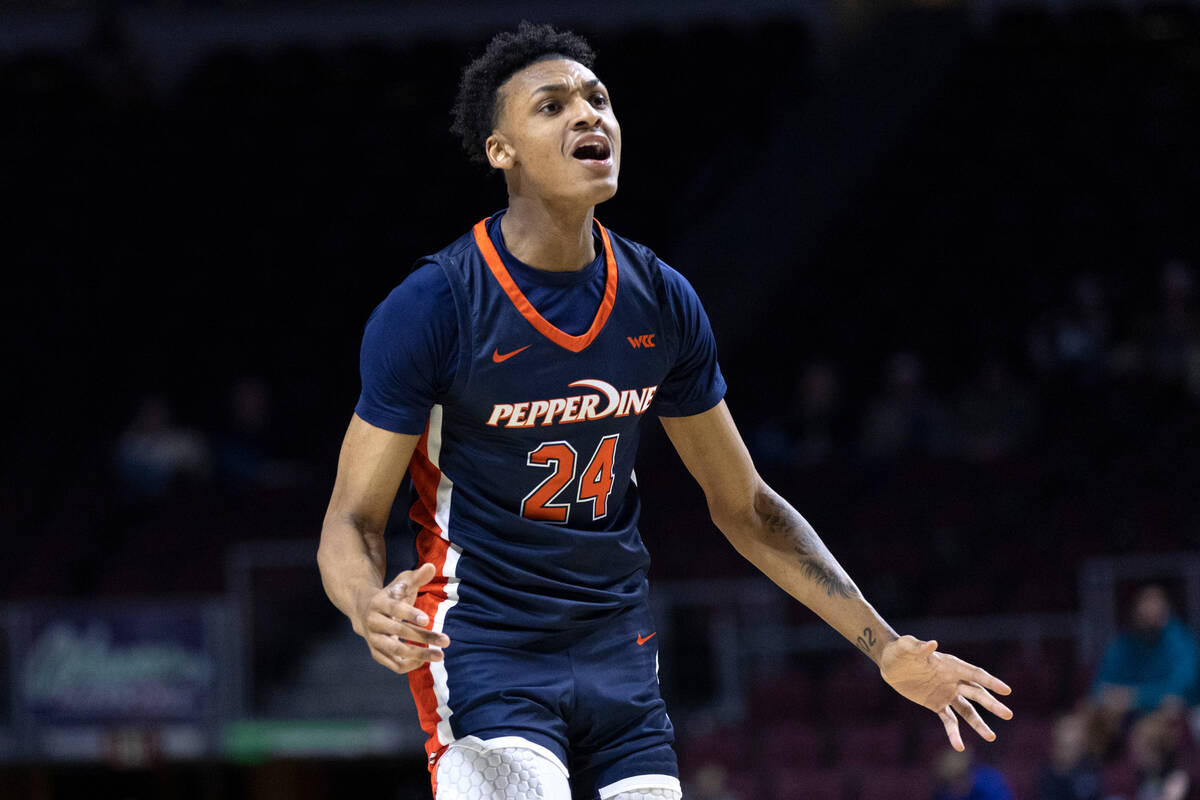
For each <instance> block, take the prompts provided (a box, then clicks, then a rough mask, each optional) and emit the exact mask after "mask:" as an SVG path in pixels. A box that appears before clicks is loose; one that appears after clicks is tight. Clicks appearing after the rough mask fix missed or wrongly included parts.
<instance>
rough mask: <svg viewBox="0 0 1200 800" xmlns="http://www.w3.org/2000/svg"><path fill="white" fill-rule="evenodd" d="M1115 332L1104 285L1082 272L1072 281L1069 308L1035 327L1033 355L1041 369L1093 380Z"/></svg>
mask: <svg viewBox="0 0 1200 800" xmlns="http://www.w3.org/2000/svg"><path fill="white" fill-rule="evenodd" d="M1111 333H1112V318H1111V314H1110V312H1109V308H1108V303H1107V301H1106V300H1105V297H1104V288H1103V286H1102V285H1101V283H1100V280H1099V278H1097V277H1096V276H1095V275H1092V274H1090V273H1082V274H1079V275H1076V276H1075V277H1074V278H1073V279H1072V281H1071V290H1070V297H1069V299H1068V302H1067V305H1066V307H1065V308H1062V309H1057V310H1055V311H1052V312H1051V313H1050V314H1048V315H1047V316H1046V317H1045V318H1043V319H1042V320H1041V321H1040V322H1038V323H1036V324H1035V325H1034V326H1033V329H1032V331H1031V332H1030V336H1029V351H1030V358H1031V360H1032V361H1033V364H1034V366H1035V367H1036V368H1037V369H1038V370H1039V371H1040V372H1043V373H1049V374H1060V375H1064V376H1066V377H1072V378H1076V379H1079V380H1081V381H1084V382H1091V381H1093V380H1096V379H1097V378H1099V377H1100V376H1101V374H1102V372H1103V370H1104V363H1105V360H1106V354H1107V351H1108V347H1109V339H1110V336H1111Z"/></svg>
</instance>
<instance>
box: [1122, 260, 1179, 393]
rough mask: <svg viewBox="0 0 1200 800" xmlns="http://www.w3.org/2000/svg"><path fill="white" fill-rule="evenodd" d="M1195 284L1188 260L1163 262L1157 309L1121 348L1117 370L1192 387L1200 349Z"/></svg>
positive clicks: (1170, 383) (1165, 382)
mask: <svg viewBox="0 0 1200 800" xmlns="http://www.w3.org/2000/svg"><path fill="white" fill-rule="evenodd" d="M1195 286H1196V278H1195V273H1194V271H1193V269H1192V267H1191V265H1190V264H1188V263H1187V262H1186V261H1183V260H1182V259H1178V258H1172V259H1168V260H1167V262H1166V263H1165V264H1163V267H1162V272H1161V277H1160V282H1159V292H1160V294H1159V307H1158V310H1157V311H1156V312H1155V313H1153V314H1151V315H1149V316H1148V317H1146V318H1145V319H1143V320H1142V321H1141V322H1140V323H1139V324H1138V326H1137V330H1136V332H1135V334H1134V337H1133V340H1132V341H1129V342H1126V343H1125V344H1123V345H1122V346H1121V347H1120V348H1119V349H1118V352H1117V354H1116V357H1115V358H1114V369H1115V370H1116V371H1117V372H1121V373H1133V374H1149V375H1151V376H1152V377H1155V378H1157V379H1158V380H1159V381H1160V382H1161V383H1162V384H1165V385H1171V386H1174V385H1184V386H1185V387H1187V388H1189V389H1190V388H1191V387H1190V386H1189V385H1188V384H1189V381H1190V379H1191V377H1192V376H1191V374H1190V371H1191V369H1193V363H1194V361H1195V360H1196V359H1197V357H1198V355H1197V354H1198V352H1200V307H1198V306H1197V303H1196V293H1195Z"/></svg>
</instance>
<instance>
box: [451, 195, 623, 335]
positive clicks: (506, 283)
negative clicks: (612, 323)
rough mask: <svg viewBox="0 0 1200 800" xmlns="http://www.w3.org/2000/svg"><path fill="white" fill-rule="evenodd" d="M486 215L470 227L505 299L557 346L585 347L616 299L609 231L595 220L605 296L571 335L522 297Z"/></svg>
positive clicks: (599, 328) (604, 321) (601, 328)
mask: <svg viewBox="0 0 1200 800" xmlns="http://www.w3.org/2000/svg"><path fill="white" fill-rule="evenodd" d="M488 219H491V218H490V217H488V218H487V219H482V220H480V221H479V222H477V223H476V224H475V227H474V229H473V232H474V234H475V244H476V246H478V247H479V252H480V253H482V254H483V260H484V261H486V262H487V265H488V268H489V269H491V271H492V274H493V275H494V276H496V280H497V281H498V282H499V284H500V288H502V289H504V293H505V294H507V295H508V299H509V300H511V301H512V304H513V305H514V306H516V308H517V311H520V312H521V316H523V317H524V318H525V319H526V320H528V321H529V324H530V325H532V326H533V327H534V328H535V329H536V330H537V332H538V333H540V334H542V335H543V336H545V337H546V338H547V339H549V340H550V341H552V342H554V343H555V344H556V345H558V346H559V347H562V348H565V349H567V350H570V351H571V352H572V353H578V352H580V351H581V350H583V349H584V348H586V347H587V346H588V345H589V344H591V343H592V342H593V341H594V340H595V339H596V337H597V336H599V335H600V331H602V330H604V323H606V322H608V315H609V314H611V313H612V309H613V304H614V303H615V302H616V300H617V259H616V257H615V256H614V255H613V249H612V242H610V241H609V239H608V231H606V230H605V229H604V226H603V225H601V224H600V223H599V222H598V221H596V227H597V228H599V229H600V238H601V240H603V242H604V264H605V267H606V269H607V270H608V272H607V276H606V279H605V283H604V299H603V300H601V301H600V308H598V309H596V316H595V318H594V319H593V320H592V326H591V327H590V328H588V329H587V331H585V332H584V333H582V334H580V335H579V336H572V335H571V334H569V333H564V332H563V331H561V330H559V329H558V328H556V327H555V326H554V325H552V324H551V323H550V322H548V321H547V320H546V318H545V317H543V316H542V315H541V314H539V313H538V310H537V309H536V308H534V307H533V304H532V303H530V302H529V299H528V298H527V297H525V293H524V292H522V291H521V288H520V287H519V286H517V284H516V282H515V281H514V280H513V279H512V276H511V275H509V274H508V269H507V268H506V267H505V266H504V262H503V261H502V260H501V259H500V254H499V253H498V252H496V246H495V245H494V244H492V239H491V237H490V236H488V232H487V221H488Z"/></svg>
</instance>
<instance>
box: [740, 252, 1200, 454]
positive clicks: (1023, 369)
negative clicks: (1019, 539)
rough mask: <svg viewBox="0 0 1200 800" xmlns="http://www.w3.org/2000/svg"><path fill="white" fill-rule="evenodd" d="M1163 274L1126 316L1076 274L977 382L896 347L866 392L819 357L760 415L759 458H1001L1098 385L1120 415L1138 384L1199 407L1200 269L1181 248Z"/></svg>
mask: <svg viewBox="0 0 1200 800" xmlns="http://www.w3.org/2000/svg"><path fill="white" fill-rule="evenodd" d="M1156 277H1157V279H1158V280H1157V284H1158V287H1157V288H1158V291H1157V300H1156V302H1155V307H1154V308H1152V309H1149V310H1148V311H1147V313H1145V315H1144V316H1142V317H1140V318H1135V319H1132V320H1129V321H1128V322H1127V324H1125V325H1124V327H1118V325H1117V321H1116V319H1115V318H1114V311H1113V308H1112V302H1111V300H1110V298H1109V292H1108V291H1107V290H1106V287H1105V285H1104V280H1103V279H1102V278H1101V277H1100V276H1098V275H1096V274H1093V273H1081V274H1079V275H1076V276H1074V277H1073V278H1072V279H1071V281H1070V283H1069V286H1068V288H1067V291H1066V297H1065V298H1064V300H1063V302H1061V303H1059V304H1055V305H1052V306H1051V307H1049V308H1047V309H1045V310H1044V311H1043V312H1042V313H1041V314H1040V315H1039V316H1038V318H1036V319H1035V320H1034V321H1033V322H1032V323H1031V324H1030V326H1029V330H1028V332H1027V336H1026V349H1025V352H1024V353H1023V354H1019V356H1018V358H1013V357H1012V356H1010V355H1008V354H990V355H985V357H984V358H983V360H982V361H980V362H979V363H978V365H977V366H976V367H975V369H974V375H973V376H972V377H971V378H970V379H969V381H968V382H967V383H965V384H964V385H961V386H958V387H956V388H950V389H948V390H945V391H939V390H938V389H937V388H935V387H934V386H932V385H931V384H930V382H929V379H928V376H927V374H926V372H927V368H926V364H925V360H924V359H923V358H922V355H921V354H920V353H917V352H913V351H900V352H896V353H893V354H891V355H890V356H888V358H887V359H886V361H885V363H884V365H883V369H882V372H881V374H880V376H879V378H878V386H877V388H876V390H875V393H874V394H873V395H871V396H869V398H868V399H867V400H866V401H865V402H862V401H859V402H858V403H857V404H856V403H855V402H854V400H853V398H851V397H849V396H848V392H847V389H846V387H845V384H844V381H843V379H842V378H841V376H840V374H839V369H838V366H837V364H836V363H835V362H834V361H832V360H829V359H818V360H813V361H810V362H809V363H807V364H806V365H804V366H803V367H802V368H801V369H800V370H799V373H798V375H797V379H796V382H795V388H794V390H793V393H792V399H791V402H790V404H787V406H786V414H785V415H782V416H780V417H778V418H776V419H770V420H767V421H764V422H761V423H759V424H757V425H756V426H755V427H754V429H753V432H752V434H751V442H752V446H753V450H754V451H755V453H756V455H757V456H758V458H759V460H760V461H764V462H766V463H771V464H780V465H786V466H793V467H809V466H812V465H815V464H821V463H822V462H827V461H829V460H832V459H835V458H844V457H845V456H846V454H853V457H855V458H857V459H859V460H860V461H861V462H862V463H864V464H865V465H882V464H887V463H890V462H894V461H896V460H897V459H901V458H905V457H911V456H924V457H933V458H961V459H964V460H966V461H969V462H990V461H999V460H1003V459H1010V458H1013V457H1017V456H1021V455H1023V454H1028V453H1029V452H1030V451H1031V449H1032V448H1033V447H1034V446H1035V445H1036V444H1037V443H1038V442H1039V437H1044V436H1047V435H1049V436H1053V435H1054V433H1053V432H1046V431H1043V430H1042V428H1041V426H1042V425H1043V424H1044V423H1045V422H1046V418H1047V413H1048V412H1049V413H1050V414H1051V415H1052V416H1051V418H1050V419H1051V422H1058V421H1059V416H1061V415H1062V414H1063V412H1064V410H1065V411H1066V413H1068V414H1076V413H1078V412H1079V411H1080V410H1081V409H1086V408H1088V407H1089V406H1091V405H1092V400H1093V399H1094V398H1095V397H1096V396H1102V397H1103V398H1104V399H1105V400H1109V401H1111V402H1112V403H1114V404H1118V407H1117V408H1113V409H1111V415H1110V419H1111V420H1112V421H1118V420H1116V418H1117V417H1118V416H1120V415H1121V414H1122V413H1124V412H1125V411H1126V410H1127V409H1125V408H1123V407H1119V404H1120V403H1122V402H1124V401H1132V398H1131V397H1128V395H1129V394H1130V392H1132V393H1134V394H1136V395H1138V396H1141V397H1145V398H1148V399H1149V400H1150V402H1155V403H1156V404H1157V405H1158V408H1159V409H1161V410H1162V411H1165V412H1167V413H1169V414H1176V415H1190V414H1191V413H1193V412H1194V410H1195V409H1196V408H1200V303H1198V298H1197V292H1196V275H1195V270H1194V268H1193V267H1192V265H1190V264H1189V263H1188V262H1186V261H1184V260H1183V259H1179V258H1171V259H1168V260H1167V261H1166V262H1165V263H1164V264H1163V265H1162V266H1161V268H1160V270H1159V271H1158V275H1157V276H1156ZM1018 359H1019V361H1018ZM1123 389H1128V390H1129V391H1125V392H1123V391H1122V390H1123ZM1063 406H1067V407H1068V408H1066V409H1064V408H1063ZM856 411H857V413H856ZM1090 421H1091V420H1089V422H1090ZM1076 424H1078V423H1076ZM1093 433H1094V435H1095V436H1096V437H1097V438H1101V437H1104V436H1105V435H1106V434H1107V431H1106V430H1104V428H1095V429H1093Z"/></svg>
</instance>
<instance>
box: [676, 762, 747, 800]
mask: <svg viewBox="0 0 1200 800" xmlns="http://www.w3.org/2000/svg"><path fill="white" fill-rule="evenodd" d="M727 780H728V774H727V773H726V772H725V767H723V766H722V765H720V764H706V765H705V766H703V767H701V768H700V769H698V770H696V775H695V777H694V778H693V779H692V781H691V785H690V787H689V789H688V795H687V796H688V797H689V798H691V800H738V798H737V795H736V794H734V793H733V792H732V791H730V789H729V787H728V786H727V785H726V782H727Z"/></svg>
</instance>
